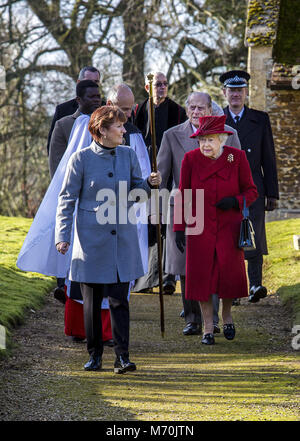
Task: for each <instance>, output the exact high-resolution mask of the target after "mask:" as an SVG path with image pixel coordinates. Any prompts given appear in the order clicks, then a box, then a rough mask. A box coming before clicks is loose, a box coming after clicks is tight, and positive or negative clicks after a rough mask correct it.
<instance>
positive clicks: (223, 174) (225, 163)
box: [195, 147, 234, 181]
mask: <svg viewBox="0 0 300 441" xmlns="http://www.w3.org/2000/svg"><path fill="white" fill-rule="evenodd" d="M229 154H231V155H233V161H232V162H230V161H229V160H228V156H229ZM197 159H198V160H197V161H195V163H196V164H197V167H198V172H199V176H200V179H201V181H205V180H206V179H208V178H210V177H211V176H212V175H217V176H218V177H220V178H221V179H223V180H224V181H226V180H228V179H229V178H230V175H231V171H232V167H233V164H234V153H232V152H231V151H228V149H227V148H226V147H224V151H223V153H222V155H221V156H220V157H219V158H218V159H210V158H206V157H205V156H203V155H202V153H201V152H200V149H199V150H198V151H197Z"/></svg>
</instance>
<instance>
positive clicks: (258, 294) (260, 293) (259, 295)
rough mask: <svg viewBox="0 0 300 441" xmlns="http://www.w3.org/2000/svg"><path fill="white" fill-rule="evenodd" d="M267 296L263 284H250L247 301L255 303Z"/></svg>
mask: <svg viewBox="0 0 300 441" xmlns="http://www.w3.org/2000/svg"><path fill="white" fill-rule="evenodd" d="M265 297H267V288H265V287H264V286H261V285H260V286H255V285H254V286H252V287H251V289H250V292H249V302H250V303H257V302H259V301H260V299H264V298H265Z"/></svg>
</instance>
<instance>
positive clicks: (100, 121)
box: [88, 106, 127, 142]
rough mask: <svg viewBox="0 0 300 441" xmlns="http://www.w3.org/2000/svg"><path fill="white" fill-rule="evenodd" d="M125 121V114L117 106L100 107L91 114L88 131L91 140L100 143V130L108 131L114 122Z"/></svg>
mask: <svg viewBox="0 0 300 441" xmlns="http://www.w3.org/2000/svg"><path fill="white" fill-rule="evenodd" d="M126 119H127V118H126V115H125V113H124V112H123V111H122V110H121V109H120V108H119V107H118V106H102V107H99V108H98V109H97V110H95V112H93V113H92V115H91V118H90V122H89V126H88V129H89V132H90V134H91V135H92V137H93V139H94V140H95V141H97V142H101V140H100V138H101V136H102V135H101V133H100V130H101V129H102V128H105V129H108V128H109V127H110V126H111V125H112V124H113V123H115V122H116V121H120V122H121V123H125V122H126Z"/></svg>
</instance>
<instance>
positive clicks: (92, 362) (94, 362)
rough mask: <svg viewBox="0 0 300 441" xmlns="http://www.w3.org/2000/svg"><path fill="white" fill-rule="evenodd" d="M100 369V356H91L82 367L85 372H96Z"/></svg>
mask: <svg viewBox="0 0 300 441" xmlns="http://www.w3.org/2000/svg"><path fill="white" fill-rule="evenodd" d="M101 367H102V358H101V355H91V358H90V359H89V361H88V362H87V363H85V365H84V369H85V370H86V371H98V370H99V369H101Z"/></svg>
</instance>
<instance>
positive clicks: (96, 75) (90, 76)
mask: <svg viewBox="0 0 300 441" xmlns="http://www.w3.org/2000/svg"><path fill="white" fill-rule="evenodd" d="M84 80H91V81H94V82H95V83H96V84H97V86H99V85H100V72H99V70H98V69H97V68H96V67H93V66H84V67H83V68H82V69H81V70H80V72H79V74H78V79H77V84H78V83H80V81H84ZM104 104H105V103H104V102H103V103H102V105H104ZM77 109H78V101H77V99H76V98H72V99H71V100H69V101H65V102H64V103H61V104H58V105H57V106H56V108H55V112H54V115H53V118H52V122H51V127H50V130H49V134H48V141H47V152H48V155H49V148H50V140H51V136H52V133H53V130H54V126H55V123H56V121H58V120H59V119H61V118H63V117H64V116H68V115H73V113H75V112H76V110H77Z"/></svg>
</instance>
